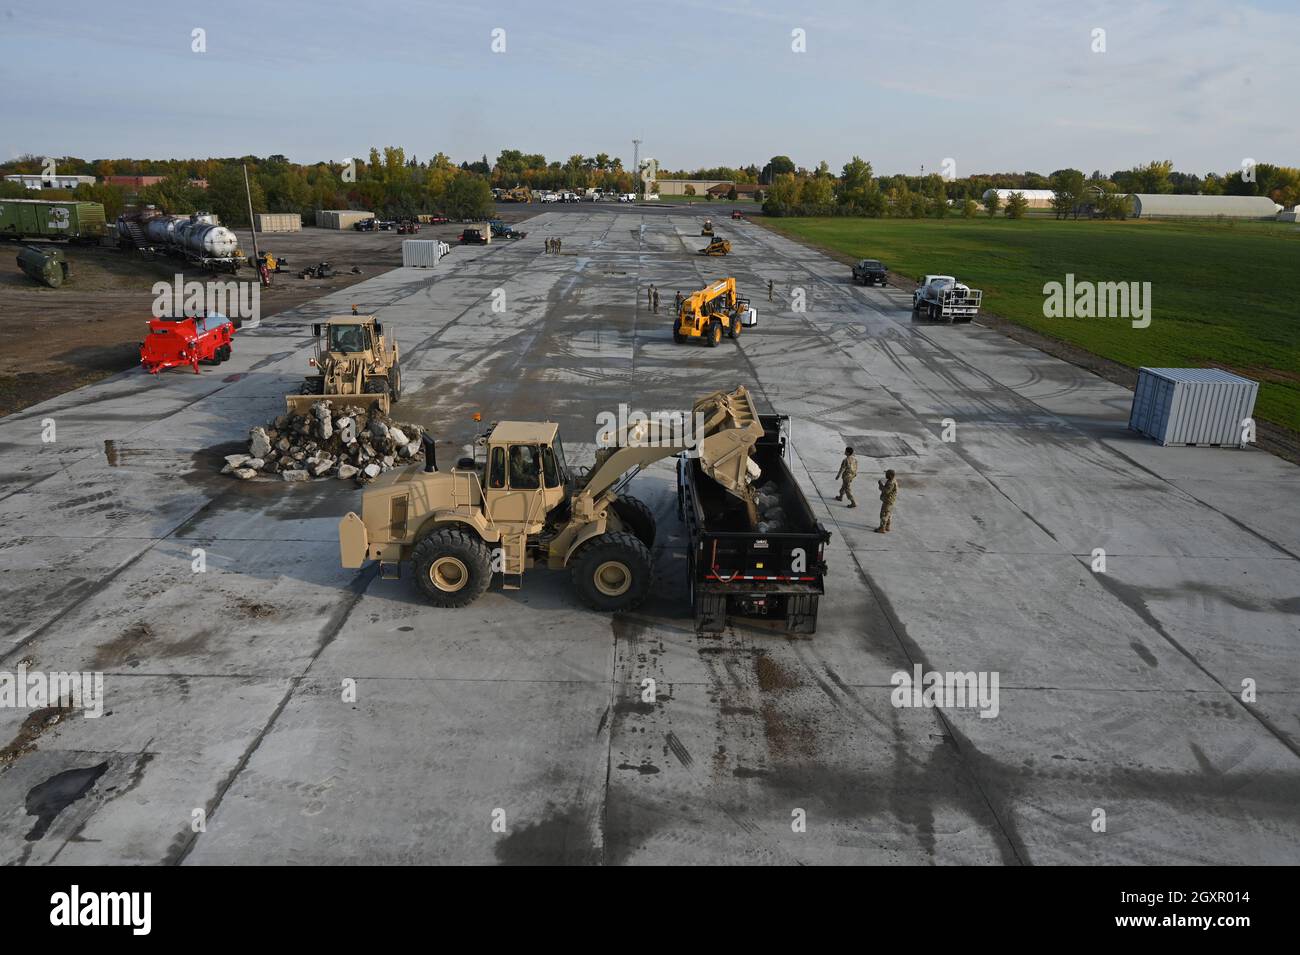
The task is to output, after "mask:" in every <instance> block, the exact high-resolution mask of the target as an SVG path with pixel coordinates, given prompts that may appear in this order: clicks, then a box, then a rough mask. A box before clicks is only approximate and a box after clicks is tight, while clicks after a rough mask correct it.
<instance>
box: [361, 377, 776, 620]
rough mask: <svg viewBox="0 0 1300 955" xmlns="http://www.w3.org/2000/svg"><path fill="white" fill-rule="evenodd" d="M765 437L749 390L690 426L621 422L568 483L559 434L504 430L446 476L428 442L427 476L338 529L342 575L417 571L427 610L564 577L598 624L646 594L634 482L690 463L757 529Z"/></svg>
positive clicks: (693, 417) (648, 539)
mask: <svg viewBox="0 0 1300 955" xmlns="http://www.w3.org/2000/svg"><path fill="white" fill-rule="evenodd" d="M763 434H764V430H763V422H762V421H761V420H760V418H759V415H758V411H757V409H756V408H755V407H754V403H753V399H752V398H751V397H750V394H749V391H748V390H747V389H745V388H744V387H743V386H742V387H739V388H737V389H735V390H734V391H731V392H727V391H718V392H714V393H713V394H710V395H705V396H704V397H702V398H700V399H699V400H698V401H696V402H695V404H694V407H693V409H692V413H691V414H690V415H689V417H688V416H686V415H683V414H681V413H680V412H678V413H676V414H657V415H651V416H646V415H629V416H627V420H625V421H620V422H619V423H618V424H617V425H616V426H612V427H611V428H610V433H609V434H608V435H606V437H607V438H608V440H607V442H606V443H605V445H604V446H603V447H601V448H600V450H598V451H597V452H596V461H595V463H594V464H593V465H592V467H591V468H590V469H588V470H587V471H586V472H585V473H582V474H578V473H575V472H571V471H570V470H569V467H568V464H567V463H566V462H565V459H564V449H563V447H562V445H561V443H560V436H559V426H558V425H556V424H555V423H554V422H549V421H501V422H498V423H496V424H494V425H493V426H492V427H491V428H489V429H488V431H487V432H485V433H484V434H482V435H480V436H479V437H478V439H477V440H476V441H475V451H474V457H472V458H470V457H467V458H462V459H461V460H460V461H459V462H458V463H457V464H456V466H455V467H454V468H452V469H451V470H450V471H445V472H443V471H438V470H437V457H436V453H435V451H436V449H435V447H434V445H433V439H432V438H429V437H428V436H427V434H426V436H425V439H424V440H425V455H424V457H425V464H424V469H423V470H420V469H419V466H418V465H413V466H411V467H407V468H399V469H394V470H392V471H389V472H387V473H386V474H384V475H382V476H381V477H379V478H378V479H377V480H375V481H373V482H372V483H371V484H370V485H369V486H368V487H367V488H366V490H365V491H364V492H363V494H362V499H361V514H360V515H358V514H355V513H349V514H348V515H346V516H345V517H344V518H343V519H342V521H340V522H339V552H340V557H341V560H342V564H343V566H344V567H352V568H355V567H360V566H362V564H364V563H365V562H366V561H367V560H374V561H378V562H379V565H380V567H379V570H380V573H381V575H383V576H385V577H392V576H398V575H400V572H401V563H402V561H406V560H409V561H411V564H412V569H413V570H414V574H415V582H416V586H418V587H419V589H420V591H421V592H423V594H424V595H425V596H426V597H427V598H428V599H429V601H430V602H431V603H433V604H434V605H435V606H438V607H464V606H466V605H468V604H470V603H472V602H473V601H474V600H475V599H476V598H478V597H479V596H480V595H481V594H482V593H483V592H484V591H485V590H487V588H488V586H489V584H490V583H491V581H492V576H493V574H495V573H497V572H500V573H501V575H502V584H503V587H504V588H505V589H518V588H519V587H520V586H521V585H522V583H523V574H524V571H525V569H526V568H528V567H532V566H534V565H535V564H537V563H538V562H544V563H545V565H546V566H547V567H548V568H550V569H551V570H562V569H564V568H566V567H567V568H569V571H570V574H571V577H572V580H573V585H574V587H575V588H576V589H577V592H578V595H579V596H580V597H581V598H582V599H583V600H584V601H585V602H586V603H587V604H589V605H590V606H591V607H593V608H595V609H597V610H606V611H614V610H623V609H626V608H629V607H635V606H636V605H637V604H639V603H640V602H641V601H642V600H644V599H645V597H646V595H647V593H648V592H649V589H650V581H651V575H652V560H651V557H650V547H651V546H652V545H653V544H654V539H655V520H654V514H653V513H652V512H651V510H650V508H649V507H647V506H646V505H645V504H644V503H642V502H641V501H638V500H637V499H636V498H633V497H628V496H627V495H624V494H621V493H620V492H619V489H621V488H622V487H623V486H625V485H626V484H627V481H628V480H630V479H631V475H628V472H629V471H632V472H633V474H635V472H636V471H639V470H640V469H641V468H643V467H645V466H646V465H648V464H651V463H653V462H654V461H658V460H660V459H662V458H666V457H670V456H672V455H675V454H678V453H679V452H682V451H687V452H689V453H690V454H691V455H692V456H698V463H699V467H700V468H702V469H703V471H704V473H705V474H707V475H708V476H709V477H710V478H712V479H713V480H714V481H716V482H717V483H718V485H719V486H720V487H721V488H723V489H724V490H725V492H726V493H727V494H729V495H731V496H733V497H735V498H738V499H739V500H740V501H742V502H744V505H745V509H746V510H747V511H748V512H749V515H750V520H751V523H753V521H754V520H755V519H756V515H757V507H758V503H759V500H758V493H757V491H756V490H755V487H754V482H755V480H756V479H757V477H758V475H759V474H760V473H761V472H760V469H759V467H758V465H756V464H755V463H754V462H753V460H752V459H751V456H750V452H751V450H752V449H753V448H754V446H755V444H756V443H757V442H758V441H759V440H760V439H761V438H762V437H763ZM625 475H627V477H626V479H625V477H624V476H625ZM394 571H396V573H394Z"/></svg>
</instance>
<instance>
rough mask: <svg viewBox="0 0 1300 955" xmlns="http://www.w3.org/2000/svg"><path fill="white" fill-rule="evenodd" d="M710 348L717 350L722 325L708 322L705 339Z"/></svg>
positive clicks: (720, 338) (720, 339)
mask: <svg viewBox="0 0 1300 955" xmlns="http://www.w3.org/2000/svg"><path fill="white" fill-rule="evenodd" d="M705 341H707V342H708V345H709V347H710V348H717V347H718V343H719V342H720V341H722V323H721V322H710V323H709V331H708V335H707V337H706V338H705Z"/></svg>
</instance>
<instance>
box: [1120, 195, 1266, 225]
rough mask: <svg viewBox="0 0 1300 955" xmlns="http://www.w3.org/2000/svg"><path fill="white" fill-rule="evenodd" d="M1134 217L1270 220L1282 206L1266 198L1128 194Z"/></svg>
mask: <svg viewBox="0 0 1300 955" xmlns="http://www.w3.org/2000/svg"><path fill="white" fill-rule="evenodd" d="M1128 199H1129V202H1130V203H1131V204H1132V207H1133V215H1134V216H1138V217H1141V216H1146V217H1148V218H1151V217H1162V216H1169V217H1177V216H1207V217H1211V216H1224V217H1226V218H1229V219H1272V218H1274V217H1275V216H1276V215H1277V214H1278V213H1279V212H1281V211H1282V207H1281V206H1279V205H1278V204H1277V203H1276V202H1274V201H1273V200H1272V199H1270V198H1269V197H1268V196H1183V195H1177V194H1175V193H1132V194H1130V195H1129V197H1128Z"/></svg>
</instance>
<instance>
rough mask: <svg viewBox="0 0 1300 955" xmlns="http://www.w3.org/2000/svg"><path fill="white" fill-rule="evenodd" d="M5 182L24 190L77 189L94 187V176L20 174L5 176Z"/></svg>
mask: <svg viewBox="0 0 1300 955" xmlns="http://www.w3.org/2000/svg"><path fill="white" fill-rule="evenodd" d="M5 182H17V183H21V184H22V187H23V188H24V189H76V188H77V187H78V186H93V185H94V184H95V177H94V176H42V175H41V174H40V173H19V174H18V175H16V176H5Z"/></svg>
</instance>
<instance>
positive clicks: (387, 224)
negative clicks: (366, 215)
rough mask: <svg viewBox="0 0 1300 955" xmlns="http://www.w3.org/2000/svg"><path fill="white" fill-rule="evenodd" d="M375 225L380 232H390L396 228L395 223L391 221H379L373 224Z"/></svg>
mask: <svg viewBox="0 0 1300 955" xmlns="http://www.w3.org/2000/svg"><path fill="white" fill-rule="evenodd" d="M375 225H376V226H377V227H378V228H379V231H380V232H392V231H393V229H394V228H396V227H397V223H396V222H394V221H393V220H392V219H380V220H379V221H378V222H376V223H375Z"/></svg>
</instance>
